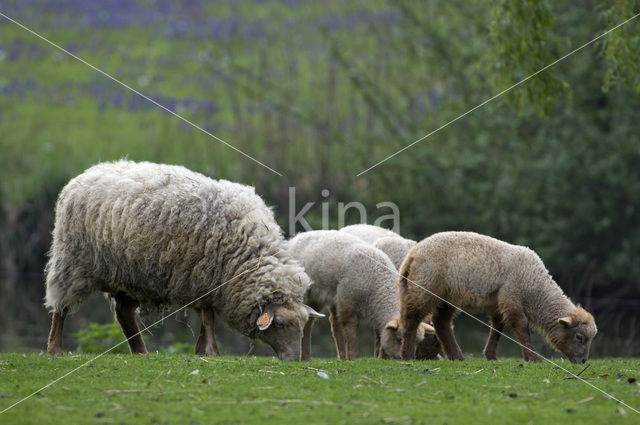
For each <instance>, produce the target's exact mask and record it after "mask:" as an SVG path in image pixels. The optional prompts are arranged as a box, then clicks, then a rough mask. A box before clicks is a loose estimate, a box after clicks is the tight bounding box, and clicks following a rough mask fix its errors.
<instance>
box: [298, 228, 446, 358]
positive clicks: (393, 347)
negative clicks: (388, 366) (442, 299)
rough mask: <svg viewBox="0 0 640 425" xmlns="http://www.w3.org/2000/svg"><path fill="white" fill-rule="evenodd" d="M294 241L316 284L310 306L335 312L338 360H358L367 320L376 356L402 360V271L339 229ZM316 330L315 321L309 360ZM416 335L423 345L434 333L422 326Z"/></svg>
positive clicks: (307, 340)
mask: <svg viewBox="0 0 640 425" xmlns="http://www.w3.org/2000/svg"><path fill="white" fill-rule="evenodd" d="M290 242H291V244H290V249H291V253H292V255H293V256H294V257H295V258H296V260H298V261H299V262H300V264H302V265H303V266H304V268H305V271H306V272H307V274H308V275H309V277H310V278H311V280H312V281H313V285H311V286H310V287H309V289H308V291H307V294H306V296H305V301H306V302H307V303H308V304H309V305H310V306H311V307H313V308H316V309H322V308H326V307H328V308H329V311H330V313H331V314H330V316H329V320H330V322H331V331H332V333H333V338H334V340H335V343H336V350H337V352H338V357H340V359H344V360H352V359H355V358H357V357H358V355H359V353H358V340H357V327H358V322H359V321H360V320H361V319H365V320H367V321H369V322H370V323H371V324H372V325H373V328H374V332H375V347H374V355H375V356H376V357H380V358H388V357H396V358H399V357H400V334H399V332H398V317H399V315H400V303H399V301H398V296H397V292H396V287H395V282H396V277H397V272H396V270H395V268H394V267H393V264H391V261H390V260H389V258H388V257H387V256H386V255H385V254H384V253H383V252H381V251H380V250H378V249H376V248H374V247H373V246H371V245H370V244H367V243H365V242H364V241H362V240H360V239H358V238H356V237H355V236H352V235H349V234H346V233H344V232H338V231H335V230H317V231H309V232H305V233H300V234H298V235H296V236H295V237H294V238H292V239H291V241H290ZM312 325H313V321H312V320H310V321H309V322H308V323H307V326H306V327H305V330H304V337H303V340H302V359H303V360H305V359H308V358H310V355H311V354H310V351H311V349H310V345H311V327H312ZM414 331H415V332H417V338H418V339H419V340H422V339H423V338H424V334H425V333H433V328H432V327H431V326H430V325H428V324H426V323H421V324H420V325H419V326H416V328H415V329H414Z"/></svg>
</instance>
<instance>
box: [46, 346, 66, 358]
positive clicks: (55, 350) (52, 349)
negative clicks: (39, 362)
mask: <svg viewBox="0 0 640 425" xmlns="http://www.w3.org/2000/svg"><path fill="white" fill-rule="evenodd" d="M47 353H49V354H51V355H52V356H53V357H58V356H61V355H63V354H64V352H63V351H62V347H50V348H47Z"/></svg>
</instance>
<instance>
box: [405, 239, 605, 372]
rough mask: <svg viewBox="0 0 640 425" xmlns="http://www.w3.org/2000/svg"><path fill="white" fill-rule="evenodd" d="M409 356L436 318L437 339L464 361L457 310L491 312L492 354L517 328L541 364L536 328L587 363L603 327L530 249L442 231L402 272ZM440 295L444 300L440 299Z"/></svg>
mask: <svg viewBox="0 0 640 425" xmlns="http://www.w3.org/2000/svg"><path fill="white" fill-rule="evenodd" d="M400 274H401V278H400V280H399V287H400V303H401V323H402V325H404V334H403V337H402V356H403V358H405V359H408V358H411V357H413V354H414V351H415V348H414V347H415V329H416V328H417V326H418V325H419V323H420V321H421V320H422V318H423V317H425V316H426V315H427V314H430V313H431V314H433V324H434V327H435V330H436V335H437V337H438V339H439V340H440V343H441V344H442V347H443V350H444V352H445V354H446V356H447V357H448V358H449V359H452V360H454V359H457V360H464V357H463V355H462V352H461V351H460V347H459V346H458V344H457V342H456V340H455V336H454V335H453V331H452V329H451V322H452V320H453V318H454V317H455V315H456V313H457V309H456V308H454V307H453V306H451V305H450V304H447V303H446V302H444V301H443V299H444V300H447V301H448V302H450V303H451V304H453V305H455V306H456V307H459V308H461V309H463V310H467V309H471V310H476V309H480V310H484V311H486V312H488V313H489V317H490V323H491V326H492V327H493V328H494V329H492V330H491V332H490V334H489V338H488V340H487V344H486V346H485V348H484V355H485V357H486V358H487V359H489V360H495V359H496V350H497V345H498V340H499V338H500V333H499V332H501V331H502V330H503V328H504V325H505V324H507V325H509V326H511V327H512V328H513V330H514V332H515V334H516V336H517V338H518V340H519V341H520V344H521V345H522V347H523V348H522V355H523V357H524V359H525V360H527V361H540V360H541V358H540V356H539V355H538V354H537V353H536V352H535V350H534V348H533V345H532V344H531V339H530V336H529V325H531V327H533V329H535V330H537V331H538V332H540V333H541V334H543V335H544V336H545V337H546V338H547V340H548V341H549V343H550V344H551V346H552V347H554V348H555V349H556V350H558V351H560V352H562V353H563V354H565V355H566V356H567V357H568V358H569V360H570V361H572V362H574V363H584V362H585V361H586V360H587V358H588V356H589V348H590V346H591V341H592V340H593V338H594V336H595V335H596V332H597V329H596V325H595V322H594V320H593V316H591V314H589V313H588V312H587V311H585V310H584V309H583V308H582V307H580V306H579V305H578V306H575V305H574V304H573V303H572V302H571V301H570V300H569V299H568V298H567V297H566V296H565V295H564V294H563V292H562V289H560V287H559V286H558V285H557V284H556V283H555V282H554V281H553V279H552V278H551V276H550V275H549V272H548V271H547V269H546V268H545V266H544V264H543V263H542V260H540V258H539V257H538V255H537V254H536V253H535V252H533V251H532V250H530V249H529V248H526V247H523V246H517V245H510V244H508V243H506V242H502V241H499V240H497V239H493V238H490V237H488V236H483V235H479V234H476V233H471V232H444V233H437V234H435V235H433V236H430V237H428V238H426V239H424V240H423V241H422V242H419V243H418V244H417V245H416V246H415V247H414V248H413V249H412V250H411V251H410V252H409V254H408V256H407V258H406V260H405V262H404V263H403V264H402V268H401V270H400ZM438 297H440V298H441V299H440V298H438Z"/></svg>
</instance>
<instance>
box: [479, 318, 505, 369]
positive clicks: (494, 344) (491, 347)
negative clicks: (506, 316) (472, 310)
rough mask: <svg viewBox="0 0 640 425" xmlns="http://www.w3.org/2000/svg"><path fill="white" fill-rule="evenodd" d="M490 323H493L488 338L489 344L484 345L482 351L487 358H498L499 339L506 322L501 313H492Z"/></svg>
mask: <svg viewBox="0 0 640 425" xmlns="http://www.w3.org/2000/svg"><path fill="white" fill-rule="evenodd" d="M489 324H490V325H491V331H490V332H489V338H488V339H487V344H486V345H485V346H484V350H482V353H483V354H484V357H485V358H486V359H487V360H497V359H498V341H499V340H500V335H501V332H502V331H503V329H504V322H503V321H502V318H501V317H500V315H498V314H493V315H491V320H490V321H489Z"/></svg>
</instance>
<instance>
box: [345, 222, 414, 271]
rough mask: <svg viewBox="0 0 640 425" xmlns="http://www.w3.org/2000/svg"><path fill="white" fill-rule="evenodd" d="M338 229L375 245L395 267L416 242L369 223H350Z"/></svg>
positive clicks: (397, 266)
mask: <svg viewBox="0 0 640 425" xmlns="http://www.w3.org/2000/svg"><path fill="white" fill-rule="evenodd" d="M340 231H341V232H345V233H348V234H350V235H353V236H357V237H358V238H360V239H362V240H363V241H365V242H367V243H369V244H371V245H373V246H375V247H376V248H378V249H379V250H381V251H382V252H384V253H385V254H387V256H388V257H389V258H390V259H391V262H392V263H393V265H394V266H395V267H396V268H400V264H402V261H403V260H404V258H405V256H406V255H407V252H409V250H410V249H411V248H412V247H413V246H414V245H415V244H416V241H413V240H411V239H407V238H403V237H402V236H400V235H399V234H397V233H395V232H392V231H391V230H388V229H384V228H382V227H378V226H373V225H371V224H352V225H350V226H345V227H343V228H342V229H340Z"/></svg>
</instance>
